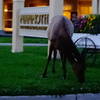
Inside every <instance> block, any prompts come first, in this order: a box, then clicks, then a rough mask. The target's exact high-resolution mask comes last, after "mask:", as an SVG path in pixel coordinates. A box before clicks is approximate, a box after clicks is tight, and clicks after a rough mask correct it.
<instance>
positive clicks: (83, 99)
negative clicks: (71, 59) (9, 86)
mask: <svg viewBox="0 0 100 100" xmlns="http://www.w3.org/2000/svg"><path fill="white" fill-rule="evenodd" d="M0 100H100V94H92V93H91V94H90V93H89V94H77V95H74V94H72V95H64V96H45V95H42V96H1V97H0Z"/></svg>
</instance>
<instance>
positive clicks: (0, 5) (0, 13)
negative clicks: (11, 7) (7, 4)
mask: <svg viewBox="0 0 100 100" xmlns="http://www.w3.org/2000/svg"><path fill="white" fill-rule="evenodd" d="M0 30H3V0H0Z"/></svg>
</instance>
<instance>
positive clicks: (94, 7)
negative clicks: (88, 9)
mask: <svg viewBox="0 0 100 100" xmlns="http://www.w3.org/2000/svg"><path fill="white" fill-rule="evenodd" d="M97 1H98V0H92V11H93V14H98V9H99V8H98V2H97Z"/></svg>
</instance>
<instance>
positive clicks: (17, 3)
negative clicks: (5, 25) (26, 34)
mask: <svg viewBox="0 0 100 100" xmlns="http://www.w3.org/2000/svg"><path fill="white" fill-rule="evenodd" d="M24 1H25V0H13V33H12V52H13V53H15V52H22V51H23V37H22V36H19V30H18V28H19V25H18V24H19V23H18V22H19V11H20V9H21V8H23V7H24Z"/></svg>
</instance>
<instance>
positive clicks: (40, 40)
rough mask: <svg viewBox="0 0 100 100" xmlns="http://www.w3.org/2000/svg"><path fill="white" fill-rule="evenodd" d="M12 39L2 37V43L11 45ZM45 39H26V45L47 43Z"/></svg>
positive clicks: (0, 39)
mask: <svg viewBox="0 0 100 100" xmlns="http://www.w3.org/2000/svg"><path fill="white" fill-rule="evenodd" d="M11 42H12V37H0V43H11ZM47 42H48V40H47V39H45V38H32V37H24V43H47Z"/></svg>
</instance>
